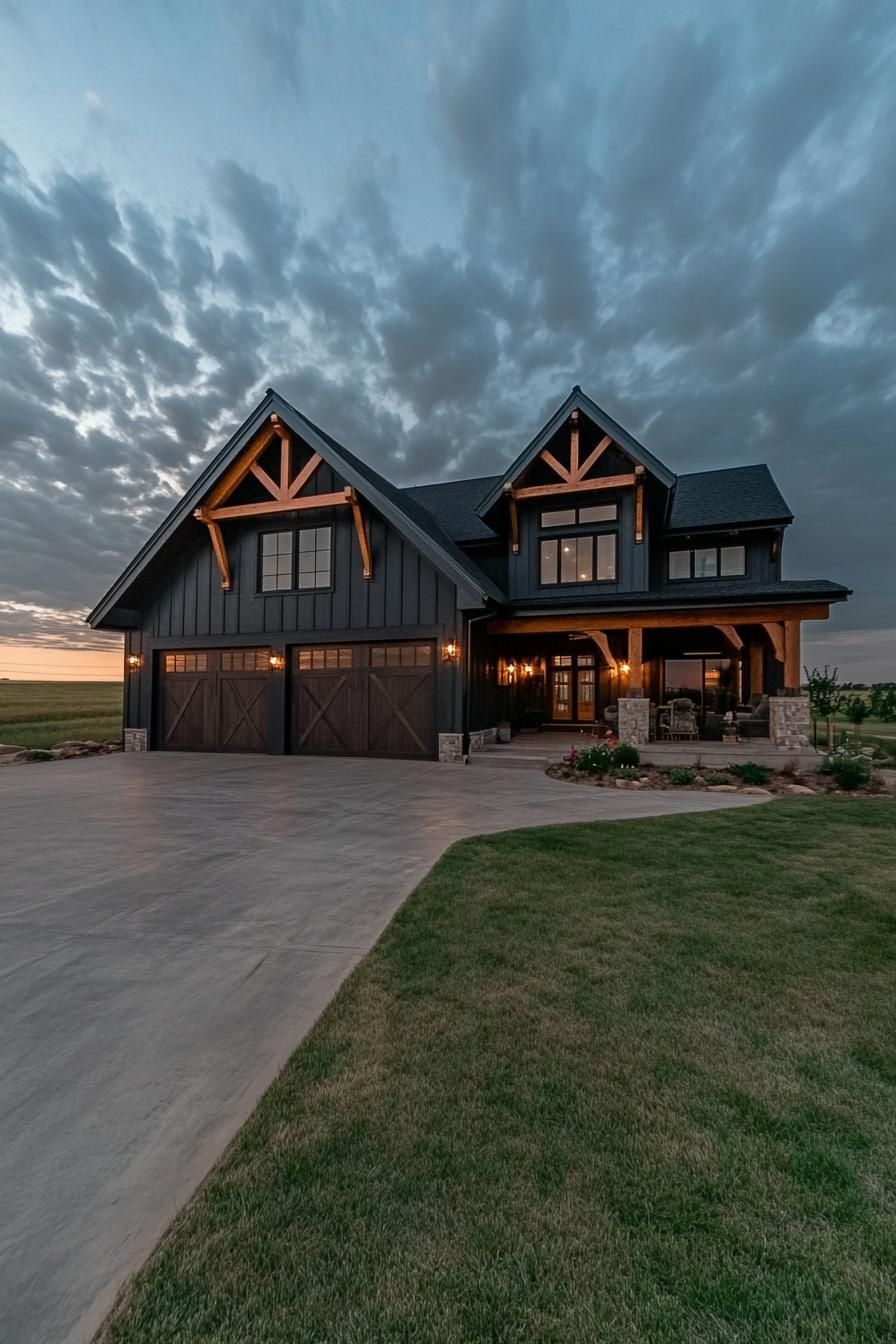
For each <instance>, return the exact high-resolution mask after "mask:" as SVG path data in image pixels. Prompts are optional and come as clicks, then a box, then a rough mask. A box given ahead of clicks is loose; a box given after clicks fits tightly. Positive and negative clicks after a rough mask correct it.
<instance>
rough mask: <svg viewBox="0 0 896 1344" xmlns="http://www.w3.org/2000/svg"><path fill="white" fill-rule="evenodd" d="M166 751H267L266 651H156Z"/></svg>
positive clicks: (268, 664) (268, 665)
mask: <svg viewBox="0 0 896 1344" xmlns="http://www.w3.org/2000/svg"><path fill="white" fill-rule="evenodd" d="M160 663H161V666H160V678H159V681H160V687H161V689H160V702H161V726H160V741H159V746H160V747H161V748H162V749H163V750H166V751H266V750H267V722H268V688H269V686H270V681H271V651H270V649H197V650H190V651H189V652H183V653H181V652H177V653H163V654H161V655H160Z"/></svg>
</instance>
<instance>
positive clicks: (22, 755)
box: [0, 738, 122, 765]
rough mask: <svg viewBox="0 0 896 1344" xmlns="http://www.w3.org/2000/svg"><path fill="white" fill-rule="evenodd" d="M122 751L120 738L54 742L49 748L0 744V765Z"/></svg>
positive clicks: (34, 762)
mask: <svg viewBox="0 0 896 1344" xmlns="http://www.w3.org/2000/svg"><path fill="white" fill-rule="evenodd" d="M121 750H122V741H121V738H114V739H110V740H109V741H107V742H93V741H90V740H87V741H84V742H80V741H75V740H72V739H70V740H68V741H65V742H55V743H54V744H53V745H52V746H50V747H22V746H16V745H15V743H6V742H0V765H39V764H40V763H41V762H42V761H70V760H73V759H74V758H75V757H78V756H109V755H110V754H111V753H112V752H116V751H121Z"/></svg>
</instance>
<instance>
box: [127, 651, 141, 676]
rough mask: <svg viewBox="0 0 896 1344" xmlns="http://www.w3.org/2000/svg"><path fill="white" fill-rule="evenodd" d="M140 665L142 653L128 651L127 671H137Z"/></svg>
mask: <svg viewBox="0 0 896 1344" xmlns="http://www.w3.org/2000/svg"><path fill="white" fill-rule="evenodd" d="M142 666H143V654H142V653H129V654H128V669H129V671H131V672H139V671H140V669H141V667H142Z"/></svg>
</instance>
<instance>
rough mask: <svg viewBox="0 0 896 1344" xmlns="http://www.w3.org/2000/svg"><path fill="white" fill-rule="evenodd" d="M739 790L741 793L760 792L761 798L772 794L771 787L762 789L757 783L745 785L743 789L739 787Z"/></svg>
mask: <svg viewBox="0 0 896 1344" xmlns="http://www.w3.org/2000/svg"><path fill="white" fill-rule="evenodd" d="M740 792H741V793H757V794H760V795H761V796H762V797H763V798H771V796H772V791H771V789H762V788H760V787H759V785H758V784H748V785H747V787H746V788H745V789H741V790H740Z"/></svg>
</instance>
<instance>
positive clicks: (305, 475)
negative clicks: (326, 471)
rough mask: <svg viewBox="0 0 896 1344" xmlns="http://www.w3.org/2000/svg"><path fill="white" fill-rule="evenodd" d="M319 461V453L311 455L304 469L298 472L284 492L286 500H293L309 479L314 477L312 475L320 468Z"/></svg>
mask: <svg viewBox="0 0 896 1344" xmlns="http://www.w3.org/2000/svg"><path fill="white" fill-rule="evenodd" d="M321 460H322V459H321V455H320V453H312V454H311V456H310V457H309V459H308V461H307V462H306V463H305V465H304V467H303V468H302V470H301V471H300V472H299V474H298V476H297V477H296V478H295V480H294V481H293V483H292V485H291V486H290V487H289V489H288V490H287V492H286V497H287V499H295V497H296V495H297V494H298V493H299V491H300V490H301V489H302V487H303V486H305V485H307V484H308V482H309V481H310V480H311V477H312V476H313V475H314V473H315V472H316V471H317V469H318V467H319V466H320V464H321Z"/></svg>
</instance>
